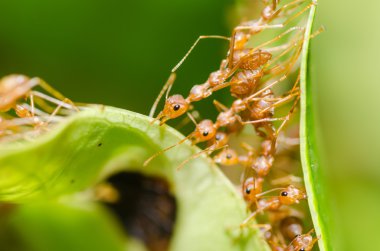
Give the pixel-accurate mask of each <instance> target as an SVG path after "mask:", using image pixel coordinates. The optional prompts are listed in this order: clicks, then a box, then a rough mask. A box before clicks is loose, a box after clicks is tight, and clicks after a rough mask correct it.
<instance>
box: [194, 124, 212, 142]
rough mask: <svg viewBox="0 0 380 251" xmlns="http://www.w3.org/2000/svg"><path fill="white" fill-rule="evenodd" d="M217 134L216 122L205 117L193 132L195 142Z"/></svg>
mask: <svg viewBox="0 0 380 251" xmlns="http://www.w3.org/2000/svg"><path fill="white" fill-rule="evenodd" d="M215 135H216V129H215V127H214V123H213V122H212V121H211V120H208V119H205V120H202V121H201V122H199V124H198V125H197V127H196V128H195V131H194V132H193V138H194V139H195V140H194V144H197V143H199V142H204V141H208V140H210V139H213V138H214V137H215Z"/></svg>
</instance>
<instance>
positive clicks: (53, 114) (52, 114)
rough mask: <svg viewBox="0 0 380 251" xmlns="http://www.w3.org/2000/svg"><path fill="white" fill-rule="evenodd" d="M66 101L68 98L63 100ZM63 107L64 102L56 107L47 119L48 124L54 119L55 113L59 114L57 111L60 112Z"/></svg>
mask: <svg viewBox="0 0 380 251" xmlns="http://www.w3.org/2000/svg"><path fill="white" fill-rule="evenodd" d="M66 101H67V99H64V100H63V102H66ZM61 108H62V104H59V105H58V106H57V107H56V108H55V109H54V111H53V112H52V113H51V114H50V116H49V118H48V119H47V121H46V124H49V123H50V122H51V121H52V120H53V118H54V117H55V115H57V113H58V112H59V110H61Z"/></svg>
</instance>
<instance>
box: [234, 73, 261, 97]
mask: <svg viewBox="0 0 380 251" xmlns="http://www.w3.org/2000/svg"><path fill="white" fill-rule="evenodd" d="M263 74H264V73H263V71H262V69H261V68H259V69H256V70H243V71H240V72H238V73H237V74H235V75H234V76H233V77H232V78H231V83H232V84H231V89H230V91H231V94H232V96H236V97H242V96H246V95H249V94H251V93H252V92H253V91H254V90H255V89H256V88H257V86H258V83H259V81H260V79H261V78H262V76H263Z"/></svg>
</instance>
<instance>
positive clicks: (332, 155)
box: [0, 0, 380, 250]
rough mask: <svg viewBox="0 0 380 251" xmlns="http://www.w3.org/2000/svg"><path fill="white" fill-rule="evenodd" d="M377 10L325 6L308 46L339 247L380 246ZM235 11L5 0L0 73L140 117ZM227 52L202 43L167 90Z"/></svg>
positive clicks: (366, 4)
mask: <svg viewBox="0 0 380 251" xmlns="http://www.w3.org/2000/svg"><path fill="white" fill-rule="evenodd" d="M240 4H241V1H240ZM239 6H240V5H239ZM379 7H380V2H379V1H375V0H366V1H361V2H359V1H344V0H334V1H323V0H322V1H320V2H319V8H318V12H317V25H318V24H323V25H325V27H326V32H324V33H323V34H322V35H320V36H319V37H317V38H316V39H315V40H313V42H312V44H313V46H312V51H313V52H312V61H311V70H312V76H313V85H314V91H315V92H314V94H315V103H316V106H317V108H318V113H316V117H317V121H318V125H319V127H318V129H319V135H320V138H319V139H320V142H321V144H320V145H319V147H320V151H321V153H322V154H323V155H324V157H325V158H324V161H325V162H324V164H323V165H322V167H323V168H324V171H325V173H326V175H327V178H328V179H329V181H330V182H329V183H328V184H329V191H330V193H329V194H327V195H326V199H328V200H330V202H331V204H332V208H331V209H328V210H332V212H333V213H334V214H333V215H334V217H333V218H332V220H333V222H331V224H333V225H335V226H336V228H335V229H336V231H337V232H336V233H334V234H336V238H335V239H334V241H335V243H334V246H335V249H336V250H364V249H371V250H380V244H379V242H378V240H377V235H378V233H379V232H380V231H379V229H380V217H379V212H380V154H379V151H380V132H379V128H380V127H379V125H380V111H379V109H380V98H379V94H380V83H379V76H378V72H379V70H378V68H379V63H378V58H377V56H380V49H379V45H380V29H379V28H378V27H379V24H380V16H379V15H378V10H379ZM237 9H238V6H237V4H236V3H235V1H232V0H207V1H204V0H187V1H185V0H181V1H175V0H166V1H155V0H146V1H121V0H119V1H117V0H109V1H99V0H82V1H74V0H65V1H62V0H61V1H49V0H18V1H5V0H2V1H0V10H1V15H0V55H1V56H0V75H6V74H9V73H23V74H26V75H31V76H40V77H42V78H44V79H45V80H47V81H48V82H49V83H51V84H52V85H53V86H55V87H56V88H57V89H58V90H60V91H62V92H63V93H64V94H65V95H66V96H68V97H70V98H71V99H73V100H74V101H80V102H89V103H103V104H107V105H113V106H117V107H122V108H125V109H128V110H132V111H136V112H140V113H143V114H147V113H148V111H149V109H150V107H151V105H152V103H153V101H154V98H155V97H156V95H157V93H158V92H159V90H160V88H161V86H162V84H163V83H164V82H165V81H166V79H167V77H168V75H169V73H170V70H171V68H172V67H173V66H174V65H175V64H176V63H177V62H178V61H179V59H180V58H181V57H182V56H183V55H184V54H185V52H186V51H187V49H188V48H189V47H190V46H191V44H192V43H193V42H194V41H195V39H196V38H197V37H198V36H199V35H204V34H215V35H216V34H218V35H228V34H229V30H230V28H231V27H233V25H234V24H236V22H237V21H238V17H237ZM255 11H256V10H255V9H252V12H255ZM225 49H226V43H225V42H224V41H218V40H209V41H203V42H202V43H201V44H200V46H199V47H197V49H196V50H195V51H194V53H193V54H192V55H191V57H190V58H189V59H188V60H187V61H186V63H185V64H184V65H183V67H182V68H181V69H180V71H179V74H178V81H177V82H176V85H175V87H174V88H173V93H176V92H178V93H182V94H186V93H187V92H188V90H189V89H190V87H191V86H192V85H194V84H198V83H202V82H203V81H204V80H205V79H206V78H207V77H208V74H209V73H210V72H211V71H213V70H215V69H216V68H217V67H218V62H220V60H221V59H222V58H223V56H224V54H225ZM209 113H212V112H211V110H209V109H208V108H205V109H204V111H202V114H203V115H205V116H207V115H208V114H209Z"/></svg>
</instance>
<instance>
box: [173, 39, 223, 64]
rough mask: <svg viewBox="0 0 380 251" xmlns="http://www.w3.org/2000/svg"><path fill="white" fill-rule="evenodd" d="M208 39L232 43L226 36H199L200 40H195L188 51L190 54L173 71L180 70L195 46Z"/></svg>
mask: <svg viewBox="0 0 380 251" xmlns="http://www.w3.org/2000/svg"><path fill="white" fill-rule="evenodd" d="M206 38H216V39H224V40H227V41H230V38H229V37H225V36H218V35H208V36H199V37H198V39H197V40H195V42H194V44H193V45H192V46H191V47H190V49H189V50H188V52H187V53H186V54H185V56H184V57H183V58H182V59H181V60H180V61H179V63H178V64H177V65H176V66H174V68H173V69H172V72H175V71H177V70H178V68H179V67H180V66H181V65H182V63H183V62H184V61H185V60H186V58H187V57H188V56H189V55H190V53H191V52H192V51H193V49H194V48H195V46H196V45H197V44H198V43H199V41H201V40H202V39H206Z"/></svg>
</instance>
